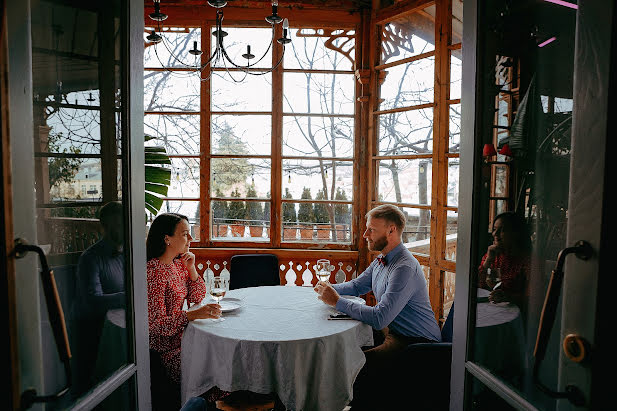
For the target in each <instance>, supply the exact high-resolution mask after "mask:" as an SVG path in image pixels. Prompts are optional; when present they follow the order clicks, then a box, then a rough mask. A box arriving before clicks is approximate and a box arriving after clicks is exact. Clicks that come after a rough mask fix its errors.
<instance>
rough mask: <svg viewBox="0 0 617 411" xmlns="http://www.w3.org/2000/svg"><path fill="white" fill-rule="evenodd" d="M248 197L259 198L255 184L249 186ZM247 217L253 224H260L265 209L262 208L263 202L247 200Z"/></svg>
mask: <svg viewBox="0 0 617 411" xmlns="http://www.w3.org/2000/svg"><path fill="white" fill-rule="evenodd" d="M246 198H257V190H255V185H254V184H252V185H250V186H249V187H248V189H247V191H246ZM246 217H247V218H248V219H249V220H252V221H251V224H256V223H257V224H259V223H260V221H259V220H261V219H262V217H263V209H262V208H261V204H260V203H258V202H256V201H247V202H246Z"/></svg>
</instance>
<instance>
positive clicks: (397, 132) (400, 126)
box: [378, 108, 433, 155]
mask: <svg viewBox="0 0 617 411" xmlns="http://www.w3.org/2000/svg"><path fill="white" fill-rule="evenodd" d="M378 118H379V141H378V145H379V154H380V155H399V154H428V153H431V152H432V151H433V109H432V108H427V109H419V110H410V111H401V112H395V113H388V114H380V115H379V116H378Z"/></svg>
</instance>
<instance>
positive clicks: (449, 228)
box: [445, 211, 458, 287]
mask: <svg viewBox="0 0 617 411" xmlns="http://www.w3.org/2000/svg"><path fill="white" fill-rule="evenodd" d="M446 219H447V222H446V255H445V258H446V260H449V261H456V242H457V238H458V236H457V233H458V213H457V212H456V211H446ZM452 286H453V287H454V283H453V284H452Z"/></svg>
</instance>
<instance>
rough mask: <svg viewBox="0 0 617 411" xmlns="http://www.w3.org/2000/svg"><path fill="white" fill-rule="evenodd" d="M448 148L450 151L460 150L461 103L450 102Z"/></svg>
mask: <svg viewBox="0 0 617 411" xmlns="http://www.w3.org/2000/svg"><path fill="white" fill-rule="evenodd" d="M449 135H450V139H449V148H448V151H449V152H450V153H458V152H460V151H461V105H460V104H450V123H449Z"/></svg>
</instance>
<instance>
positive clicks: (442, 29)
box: [429, 0, 452, 319]
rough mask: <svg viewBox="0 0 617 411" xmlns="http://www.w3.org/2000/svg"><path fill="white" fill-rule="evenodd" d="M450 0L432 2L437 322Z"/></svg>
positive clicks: (440, 311)
mask: <svg viewBox="0 0 617 411" xmlns="http://www.w3.org/2000/svg"><path fill="white" fill-rule="evenodd" d="M451 18H452V2H451V0H437V1H436V19H435V108H434V114H433V136H434V138H433V178H432V187H433V189H432V193H431V247H430V256H431V259H430V262H429V268H430V270H431V271H430V279H429V296H430V299H431V305H432V306H433V311H434V313H435V316H436V317H437V319H439V318H441V317H442V315H443V299H444V297H443V288H444V269H443V267H442V262H443V261H444V260H445V248H446V240H445V239H446V226H447V220H446V217H447V212H446V209H445V207H446V201H447V191H448V190H447V189H448V158H447V156H446V154H447V152H448V126H449V105H448V99H449V95H450V58H449V49H448V45H449V44H450V41H451V38H452V30H451V24H450V21H451Z"/></svg>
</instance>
